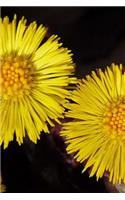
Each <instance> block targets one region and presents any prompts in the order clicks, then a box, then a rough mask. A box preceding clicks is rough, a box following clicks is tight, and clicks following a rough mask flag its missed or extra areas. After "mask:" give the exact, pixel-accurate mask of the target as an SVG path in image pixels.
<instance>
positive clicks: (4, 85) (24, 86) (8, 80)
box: [0, 55, 34, 99]
mask: <svg viewBox="0 0 125 200" xmlns="http://www.w3.org/2000/svg"><path fill="white" fill-rule="evenodd" d="M33 71H34V69H33V64H32V63H31V61H30V59H29V58H27V57H24V56H17V55H7V56H4V57H1V58H0V96H2V97H3V98H4V99H8V98H9V97H10V96H19V95H22V94H23V93H25V92H28V91H29V88H30V87H31V83H32V79H33Z"/></svg>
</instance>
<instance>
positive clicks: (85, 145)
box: [61, 64, 125, 183]
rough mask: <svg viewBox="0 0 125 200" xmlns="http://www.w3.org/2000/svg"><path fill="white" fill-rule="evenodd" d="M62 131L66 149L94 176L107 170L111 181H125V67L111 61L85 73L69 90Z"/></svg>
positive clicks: (99, 175) (98, 175) (100, 175)
mask: <svg viewBox="0 0 125 200" xmlns="http://www.w3.org/2000/svg"><path fill="white" fill-rule="evenodd" d="M71 100H72V101H73V102H72V103H70V104H68V108H69V112H68V113H67V117H69V118H72V119H74V121H71V122H68V123H65V124H64V127H63V130H62V133H61V135H62V136H65V139H66V142H67V143H68V147H67V151H68V152H69V153H76V155H75V158H76V159H77V161H79V162H81V163H83V162H84V161H86V165H85V167H84V170H83V171H85V170H86V169H87V168H89V167H91V173H90V176H93V175H94V174H96V177H97V179H99V178H100V177H102V176H103V175H104V173H105V172H108V173H109V181H110V182H112V183H125V68H123V66H122V65H120V66H117V65H115V64H112V66H111V67H107V68H106V69H105V71H104V72H103V71H102V70H101V69H99V70H98V71H97V73H96V72H94V71H93V72H92V74H91V75H88V76H86V79H83V80H82V81H81V82H80V83H79V85H78V89H77V90H75V91H73V92H72V95H71Z"/></svg>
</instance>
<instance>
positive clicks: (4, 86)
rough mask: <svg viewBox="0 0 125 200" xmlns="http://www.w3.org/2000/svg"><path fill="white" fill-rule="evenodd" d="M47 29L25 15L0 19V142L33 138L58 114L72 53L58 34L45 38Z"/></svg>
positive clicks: (19, 141) (71, 72) (69, 79)
mask: <svg viewBox="0 0 125 200" xmlns="http://www.w3.org/2000/svg"><path fill="white" fill-rule="evenodd" d="M46 32H47V29H46V28H45V27H43V26H42V25H40V26H39V27H37V23H36V22H33V23H31V24H30V25H29V26H27V25H26V19H25V18H24V17H22V19H21V20H20V21H19V23H17V19H16V15H15V16H14V18H13V20H12V22H9V18H8V17H5V18H4V19H3V20H2V19H0V118H1V119H0V144H2V143H4V148H6V147H7V146H8V143H9V142H10V141H12V140H13V138H14V134H15V136H16V140H17V142H18V143H19V144H21V143H23V137H25V135H26V133H27V134H28V136H29V138H30V140H31V141H33V142H34V143H36V142H37V139H39V138H40V131H44V132H49V129H48V124H49V125H50V126H54V123H53V121H56V122H58V123H60V122H59V118H62V117H63V115H62V114H63V112H64V104H65V102H66V97H67V96H68V93H69V92H68V91H67V86H68V85H69V84H70V83H74V82H75V78H72V76H71V75H72V74H73V72H74V64H73V61H72V54H70V51H69V50H68V49H66V48H63V47H61V46H62V43H59V42H58V40H59V38H58V37H57V36H56V35H52V36H51V37H50V38H49V39H46V37H45V36H46Z"/></svg>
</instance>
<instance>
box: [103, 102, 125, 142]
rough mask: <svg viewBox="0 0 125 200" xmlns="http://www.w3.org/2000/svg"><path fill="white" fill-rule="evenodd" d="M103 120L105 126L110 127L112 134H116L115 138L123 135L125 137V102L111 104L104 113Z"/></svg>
mask: <svg viewBox="0 0 125 200" xmlns="http://www.w3.org/2000/svg"><path fill="white" fill-rule="evenodd" d="M103 122H104V126H106V127H108V128H109V131H110V133H111V135H112V134H113V135H114V134H115V138H117V136H121V139H123V135H124V136H125V103H123V102H121V103H119V104H115V105H114V104H113V105H110V106H109V109H108V110H107V111H106V112H105V114H104V118H103Z"/></svg>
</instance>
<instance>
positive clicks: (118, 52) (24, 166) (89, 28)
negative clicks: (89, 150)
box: [1, 7, 125, 193]
mask: <svg viewBox="0 0 125 200" xmlns="http://www.w3.org/2000/svg"><path fill="white" fill-rule="evenodd" d="M15 13H16V14H17V16H18V19H20V18H21V17H22V15H24V16H25V17H26V18H27V21H28V23H30V22H32V21H34V20H36V21H37V22H38V24H41V23H42V24H44V25H45V26H47V27H49V34H58V35H59V36H60V37H61V42H63V44H64V46H65V47H68V48H69V49H71V50H72V52H73V54H74V56H73V60H74V62H75V63H76V66H77V67H76V75H77V77H79V78H82V77H84V76H85V75H86V74H88V73H90V72H91V70H93V69H96V68H99V67H100V68H104V67H105V66H107V65H110V64H111V63H113V62H115V63H122V64H123V65H124V64H125V8H124V7H2V12H1V14H2V17H4V16H6V15H7V16H9V17H10V19H12V18H13V15H14V14H15ZM59 128H60V127H58V126H56V128H55V129H53V130H52V131H53V135H45V134H44V133H42V134H41V140H40V141H39V142H38V144H37V145H34V144H32V143H31V142H29V140H28V139H26V141H25V143H24V145H22V146H21V147H19V146H18V145H17V144H16V142H12V143H11V144H10V145H9V147H8V149H7V150H4V151H3V149H2V173H3V180H4V183H5V184H6V186H7V192H90V193H91V192H108V189H107V187H106V185H105V184H104V179H101V180H99V181H98V182H96V179H95V177H93V178H89V175H88V172H85V173H84V174H81V171H82V166H81V165H79V164H78V163H76V162H75V161H74V160H73V158H72V156H68V155H67V154H66V152H65V145H64V141H63V139H62V138H60V137H59V135H58V129H59Z"/></svg>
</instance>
